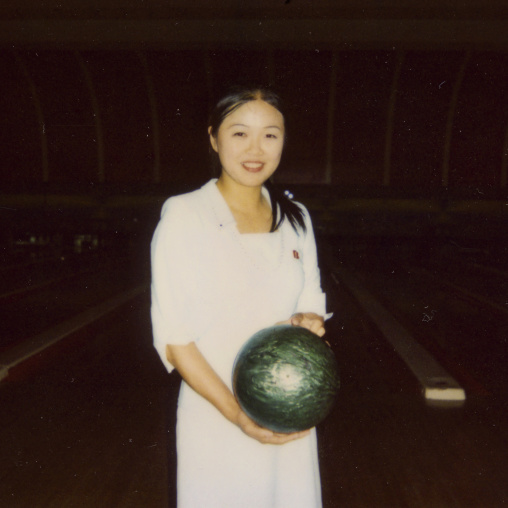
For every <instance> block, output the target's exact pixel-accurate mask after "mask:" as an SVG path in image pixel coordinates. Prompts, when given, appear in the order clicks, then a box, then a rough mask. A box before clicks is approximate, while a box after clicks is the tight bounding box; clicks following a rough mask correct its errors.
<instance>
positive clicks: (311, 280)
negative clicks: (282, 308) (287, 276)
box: [296, 205, 331, 319]
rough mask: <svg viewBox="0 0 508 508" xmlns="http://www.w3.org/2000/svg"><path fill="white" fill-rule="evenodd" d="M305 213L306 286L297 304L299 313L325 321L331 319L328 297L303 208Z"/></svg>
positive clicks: (304, 257)
mask: <svg viewBox="0 0 508 508" xmlns="http://www.w3.org/2000/svg"><path fill="white" fill-rule="evenodd" d="M300 206H301V205H300ZM302 209H303V211H304V218H305V225H306V228H307V231H306V232H304V233H301V234H302V235H303V239H302V247H301V249H302V262H303V270H304V276H305V278H304V285H303V289H302V292H301V294H300V297H299V299H298V304H297V310H296V311H297V312H315V313H316V314H319V315H320V316H323V317H325V319H327V318H329V317H331V314H326V295H325V293H324V292H323V290H322V289H321V273H320V270H319V266H318V259H317V249H316V239H315V236H314V229H313V227H312V221H311V219H310V216H309V212H308V211H307V209H306V208H305V207H303V206H302Z"/></svg>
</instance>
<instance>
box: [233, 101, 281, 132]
mask: <svg viewBox="0 0 508 508" xmlns="http://www.w3.org/2000/svg"><path fill="white" fill-rule="evenodd" d="M235 123H242V124H244V125H247V126H248V125H256V126H263V127H268V126H274V127H279V128H283V127H284V117H283V116H282V113H281V112H280V111H279V110H278V109H276V108H274V107H273V106H271V105H270V104H268V103H267V102H265V101H263V100H259V99H257V100H254V101H249V102H246V103H245V104H242V105H241V106H239V107H238V108H236V109H235V110H234V111H233V112H231V113H230V114H229V115H228V116H227V117H226V118H225V119H224V122H223V124H224V125H225V126H227V125H234V124H235Z"/></svg>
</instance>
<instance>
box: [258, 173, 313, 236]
mask: <svg viewBox="0 0 508 508" xmlns="http://www.w3.org/2000/svg"><path fill="white" fill-rule="evenodd" d="M265 187H266V190H267V191H268V194H269V195H270V204H271V206H272V211H273V212H272V216H273V218H272V226H271V228H270V232H273V231H276V230H277V229H278V228H279V227H280V225H281V224H282V223H283V222H284V220H286V219H287V220H288V221H289V223H290V224H291V226H292V228H293V229H294V230H295V231H296V232H297V233H298V230H299V229H300V230H301V231H303V232H305V231H307V226H306V225H305V218H304V215H303V209H302V207H301V206H299V205H298V204H296V203H295V202H294V201H292V200H291V199H290V198H289V197H287V196H286V195H284V193H282V192H281V191H280V190H279V189H278V188H277V187H276V186H274V185H273V183H272V182H271V181H270V180H267V181H266V182H265Z"/></svg>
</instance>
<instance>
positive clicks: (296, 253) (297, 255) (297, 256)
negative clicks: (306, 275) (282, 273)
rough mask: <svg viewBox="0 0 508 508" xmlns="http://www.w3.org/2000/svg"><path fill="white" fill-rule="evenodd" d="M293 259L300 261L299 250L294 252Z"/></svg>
mask: <svg viewBox="0 0 508 508" xmlns="http://www.w3.org/2000/svg"><path fill="white" fill-rule="evenodd" d="M293 257H294V258H295V259H300V254H298V251H297V250H294V251H293Z"/></svg>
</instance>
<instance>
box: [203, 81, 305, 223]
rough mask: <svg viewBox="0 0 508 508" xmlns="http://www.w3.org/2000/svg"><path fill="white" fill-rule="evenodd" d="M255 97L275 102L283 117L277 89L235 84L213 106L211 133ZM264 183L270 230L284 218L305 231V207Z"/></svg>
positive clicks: (216, 160)
mask: <svg viewBox="0 0 508 508" xmlns="http://www.w3.org/2000/svg"><path fill="white" fill-rule="evenodd" d="M255 100H262V101H264V102H266V103H267V104H270V106H273V107H274V108H275V109H276V110H277V111H279V112H280V113H281V114H282V116H283V117H284V111H283V106H282V103H281V100H280V97H279V96H278V95H277V94H276V93H275V92H272V91H271V90H267V89H265V88H262V87H235V88H231V89H230V90H229V92H228V93H226V94H225V95H224V96H223V97H222V98H221V99H220V100H219V101H218V102H217V104H216V105H215V108H214V109H213V110H212V113H211V114H210V119H209V122H208V125H209V126H210V134H211V135H212V136H214V137H217V133H218V132H219V128H220V126H221V124H222V122H223V121H224V119H225V118H226V117H227V116H228V115H230V114H231V113H232V112H233V111H235V110H236V109H238V108H239V107H240V106H243V105H244V104H246V103H248V102H250V101H255ZM211 153H212V157H214V162H215V166H216V167H217V169H218V168H220V162H219V159H218V156H217V154H216V152H215V151H212V152H211ZM265 187H266V190H267V191H268V194H269V196H270V204H271V206H272V225H271V227H270V231H271V232H273V231H275V230H276V229H277V228H279V227H280V225H281V224H282V222H284V220H285V219H287V220H288V221H289V222H290V224H291V226H292V227H293V229H294V230H295V231H296V232H298V228H301V229H302V230H303V231H306V229H307V228H306V226H305V219H304V215H303V210H302V208H301V207H300V206H299V205H297V204H296V203H295V202H293V201H291V199H289V198H288V197H287V196H286V195H284V193H283V192H281V191H280V190H279V189H277V187H276V186H275V185H274V184H273V182H271V181H270V180H267V181H266V182H265Z"/></svg>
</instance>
